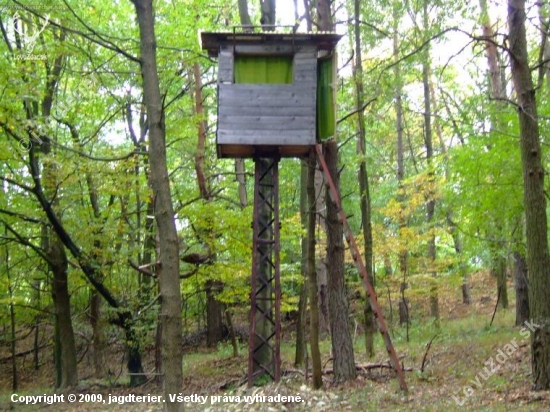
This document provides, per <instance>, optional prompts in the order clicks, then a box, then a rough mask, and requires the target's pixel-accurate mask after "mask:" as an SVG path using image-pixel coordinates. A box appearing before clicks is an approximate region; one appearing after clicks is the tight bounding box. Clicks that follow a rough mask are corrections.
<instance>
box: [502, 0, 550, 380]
mask: <svg viewBox="0 0 550 412" xmlns="http://www.w3.org/2000/svg"><path fill="white" fill-rule="evenodd" d="M525 20H526V16H525V1H524V0H509V1H508V27H509V43H508V44H509V46H510V49H509V52H510V61H511V67H512V79H513V82H514V88H515V91H516V95H517V100H518V117H519V126H520V150H521V163H522V169H523V197H524V207H525V231H526V239H527V273H528V279H529V310H530V312H531V313H530V315H531V321H532V322H533V323H534V324H536V325H538V327H537V328H535V330H534V331H533V333H532V334H531V366H532V373H533V389H534V390H548V389H550V305H548V296H549V295H550V256H549V254H548V238H547V234H548V222H547V216H546V198H545V193H544V169H543V167H542V150H541V144H540V135H539V125H538V115H537V104H536V99H535V89H534V87H533V80H532V78H531V70H530V68H529V59H528V53H527V39H526V37H527V36H526V33H525Z"/></svg>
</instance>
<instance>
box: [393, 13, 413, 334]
mask: <svg viewBox="0 0 550 412" xmlns="http://www.w3.org/2000/svg"><path fill="white" fill-rule="evenodd" d="M393 59H394V62H396V64H395V65H394V68H393V73H394V87H395V90H394V98H395V132H396V135H397V184H398V191H397V200H398V201H399V205H400V216H399V238H400V242H399V250H398V260H399V264H398V266H399V273H400V274H401V276H402V281H401V286H400V288H399V290H400V294H399V305H398V307H399V324H400V325H405V324H406V325H407V327H408V324H409V320H410V316H409V300H408V299H407V298H406V295H405V291H406V290H407V278H408V260H409V253H408V250H407V249H408V246H407V244H406V241H405V240H404V239H403V236H402V234H401V233H402V232H403V231H404V229H405V228H406V227H407V221H406V217H405V204H404V202H405V196H404V194H403V180H404V179H405V150H404V145H403V82H402V79H401V77H402V75H401V66H400V64H399V63H398V61H399V15H398V12H397V8H396V7H394V11H393ZM407 331H408V329H407ZM407 336H408V334H407Z"/></svg>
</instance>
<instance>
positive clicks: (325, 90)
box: [317, 59, 336, 140]
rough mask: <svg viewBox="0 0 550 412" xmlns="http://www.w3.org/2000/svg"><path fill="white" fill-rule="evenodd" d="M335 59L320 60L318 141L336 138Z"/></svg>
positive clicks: (318, 69)
mask: <svg viewBox="0 0 550 412" xmlns="http://www.w3.org/2000/svg"><path fill="white" fill-rule="evenodd" d="M332 65H333V59H326V60H319V62H318V64H317V139H319V140H324V139H327V138H329V137H331V136H334V134H335V130H336V119H335V114H334V90H333V88H332V83H334V79H333V78H332V76H333V73H334V72H333V66H332Z"/></svg>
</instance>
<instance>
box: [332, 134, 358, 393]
mask: <svg viewBox="0 0 550 412" xmlns="http://www.w3.org/2000/svg"><path fill="white" fill-rule="evenodd" d="M325 148H326V152H325V159H326V163H327V167H328V172H329V173H330V175H331V176H332V179H333V181H334V185H335V187H336V190H339V180H340V179H339V176H338V146H337V145H336V142H335V141H330V142H328V143H327V144H326V145H325ZM326 199H327V259H328V262H329V265H328V308H329V320H330V332H331V337H332V354H333V358H334V382H335V383H336V384H340V383H343V382H346V381H348V380H352V379H355V377H356V369H355V358H354V353H353V342H352V339H351V333H350V328H349V307H348V298H347V291H346V284H345V279H344V230H343V226H342V222H340V220H339V219H338V209H337V207H336V205H335V203H334V202H333V201H332V200H331V199H330V196H329V193H327V194H326Z"/></svg>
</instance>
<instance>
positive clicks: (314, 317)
mask: <svg viewBox="0 0 550 412" xmlns="http://www.w3.org/2000/svg"><path fill="white" fill-rule="evenodd" d="M315 165H316V162H315V154H314V152H313V151H311V153H310V155H309V160H308V175H307V200H308V206H309V213H308V216H307V273H308V280H309V285H308V286H309V325H310V326H309V345H310V347H311V368H312V386H313V389H319V388H321V387H322V386H323V376H322V373H323V371H322V365H321V351H320V349H319V300H318V298H319V295H318V293H317V271H316V268H315V243H316V242H315V227H316V223H317V219H316V216H315V215H316V213H315V212H316V210H317V205H316V202H315V169H316V167H315Z"/></svg>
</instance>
